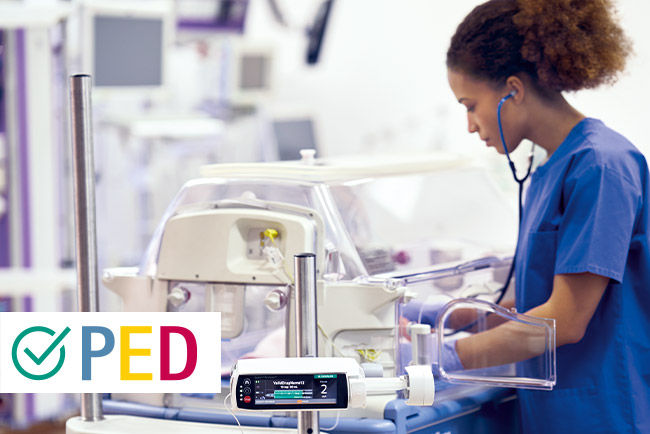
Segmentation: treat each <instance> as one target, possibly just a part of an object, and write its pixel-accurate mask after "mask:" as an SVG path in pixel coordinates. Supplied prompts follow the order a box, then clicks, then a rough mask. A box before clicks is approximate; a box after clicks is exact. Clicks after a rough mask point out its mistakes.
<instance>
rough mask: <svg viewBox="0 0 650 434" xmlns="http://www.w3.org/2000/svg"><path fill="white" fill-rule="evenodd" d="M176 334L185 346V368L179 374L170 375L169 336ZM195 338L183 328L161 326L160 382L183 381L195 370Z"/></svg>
mask: <svg viewBox="0 0 650 434" xmlns="http://www.w3.org/2000/svg"><path fill="white" fill-rule="evenodd" d="M172 333H177V334H179V335H181V336H183V339H185V345H186V346H187V360H186V361H185V368H183V370H182V371H181V372H179V373H176V374H172V373H171V372H169V370H170V366H169V364H170V363H169V335H170V334H172ZM196 356H197V348H196V338H195V337H194V334H192V332H191V331H189V330H188V329H186V328H185V327H174V326H161V327H160V379H161V380H184V379H186V378H187V377H189V376H190V375H192V373H193V372H194V368H196Z"/></svg>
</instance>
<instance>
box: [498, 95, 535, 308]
mask: <svg viewBox="0 0 650 434" xmlns="http://www.w3.org/2000/svg"><path fill="white" fill-rule="evenodd" d="M516 94H517V91H516V90H512V91H511V92H510V93H509V94H508V95H506V96H504V97H503V98H501V100H500V101H499V105H498V106H497V123H498V124H499V135H500V136H501V144H502V145H503V150H504V152H505V154H506V158H507V159H508V165H509V166H510V171H511V172H512V177H513V178H514V180H515V182H516V183H517V184H519V225H518V230H517V233H519V230H520V229H521V219H522V216H523V213H524V208H523V195H524V183H525V182H526V180H527V179H528V177H529V176H530V171H531V169H532V168H533V155H534V152H535V143H533V145H532V147H531V148H530V156H529V158H528V160H529V161H530V162H529V163H528V170H527V171H526V175H525V176H524V177H523V178H519V177H518V176H517V169H516V168H515V163H513V162H512V159H511V158H510V152H508V146H507V145H506V138H505V136H504V135H503V125H502V124H501V107H502V106H503V104H504V103H505V102H506V101H508V100H509V99H510V98H512V97H513V96H515V95H516ZM516 258H517V252H516V251H515V255H514V256H513V258H512V263H511V264H510V270H509V271H508V277H507V278H506V282H505V283H504V285H503V287H502V288H501V289H500V290H499V291H500V292H501V294H500V295H499V298H497V300H496V301H495V304H499V303H501V300H503V297H504V296H505V294H506V290H507V289H508V286H510V281H511V280H512V275H513V274H514V272H515V259H516Z"/></svg>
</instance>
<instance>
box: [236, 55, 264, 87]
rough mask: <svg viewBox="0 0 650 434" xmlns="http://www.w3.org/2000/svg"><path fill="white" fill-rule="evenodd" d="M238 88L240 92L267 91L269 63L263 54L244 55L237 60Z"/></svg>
mask: <svg viewBox="0 0 650 434" xmlns="http://www.w3.org/2000/svg"><path fill="white" fill-rule="evenodd" d="M239 60H240V62H241V66H240V69H239V70H240V77H239V87H240V88H241V89H242V90H267V89H268V87H269V85H270V83H269V71H270V62H271V60H270V59H269V57H268V56H265V55H263V54H252V53H250V54H244V55H242V56H241V58H240V59H239Z"/></svg>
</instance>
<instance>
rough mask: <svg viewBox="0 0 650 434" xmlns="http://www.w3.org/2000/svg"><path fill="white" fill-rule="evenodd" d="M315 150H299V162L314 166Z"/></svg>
mask: <svg viewBox="0 0 650 434" xmlns="http://www.w3.org/2000/svg"><path fill="white" fill-rule="evenodd" d="M315 156H316V149H301V150H300V161H302V162H303V163H305V164H314V160H315Z"/></svg>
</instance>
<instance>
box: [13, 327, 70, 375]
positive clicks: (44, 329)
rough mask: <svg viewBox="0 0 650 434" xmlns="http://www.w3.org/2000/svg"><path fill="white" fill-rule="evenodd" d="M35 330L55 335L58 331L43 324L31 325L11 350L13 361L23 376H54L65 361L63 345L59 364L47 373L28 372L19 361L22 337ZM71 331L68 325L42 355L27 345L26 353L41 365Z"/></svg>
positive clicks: (17, 339)
mask: <svg viewBox="0 0 650 434" xmlns="http://www.w3.org/2000/svg"><path fill="white" fill-rule="evenodd" d="M34 332H44V333H47V334H48V335H50V336H54V335H55V334H56V333H55V332H54V330H52V329H50V328H48V327H43V326H35V327H30V328H28V329H25V330H23V332H22V333H20V334H19V335H18V337H17V338H16V340H15V341H14V345H13V347H12V351H11V358H12V361H13V362H14V366H15V367H16V369H17V370H18V372H20V373H21V374H22V375H23V376H25V377H27V378H29V379H31V380H46V379H48V378H50V377H52V376H53V375H54V374H56V373H57V372H59V369H61V366H63V361H64V360H65V347H63V346H61V348H60V349H59V361H58V363H57V365H56V366H55V367H54V369H52V370H51V371H50V372H47V373H45V374H32V373H31V372H28V371H27V370H25V369H24V368H23V367H22V366H21V365H20V363H19V362H18V345H19V344H20V341H22V339H23V338H24V337H25V336H27V335H29V334H31V333H34ZM68 333H70V327H66V328H65V329H64V330H63V331H62V332H61V333H60V334H59V335H58V336H57V337H56V338H55V339H54V341H53V342H52V343H51V344H50V345H49V346H48V347H47V349H46V350H45V351H44V352H43V353H42V354H41V355H40V357H38V356H36V355H35V354H34V352H33V351H32V350H30V349H29V348H27V347H25V349H24V351H25V354H27V356H28V357H29V358H30V359H31V360H32V361H33V362H34V363H35V364H36V365H37V366H40V365H41V364H42V363H43V362H44V361H45V359H47V357H48V356H49V355H50V354H51V353H52V351H54V349H55V348H56V347H57V346H58V345H59V344H60V343H61V341H62V340H63V338H65V337H66V336H67V334H68Z"/></svg>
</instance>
